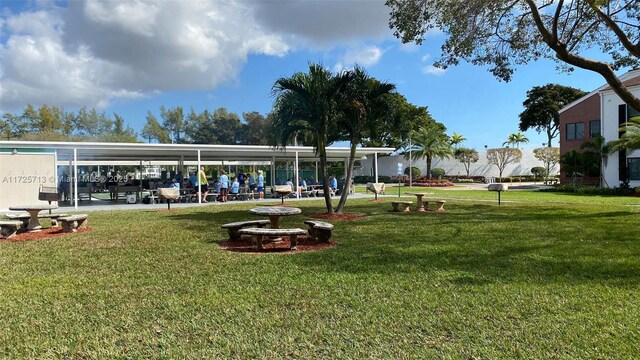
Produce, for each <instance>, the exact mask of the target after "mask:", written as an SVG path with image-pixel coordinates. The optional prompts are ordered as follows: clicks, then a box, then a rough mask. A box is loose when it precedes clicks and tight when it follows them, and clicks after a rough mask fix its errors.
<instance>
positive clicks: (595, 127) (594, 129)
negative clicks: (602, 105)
mask: <svg viewBox="0 0 640 360" xmlns="http://www.w3.org/2000/svg"><path fill="white" fill-rule="evenodd" d="M596 136H600V120H593V121H589V137H592V138H594V137H596Z"/></svg>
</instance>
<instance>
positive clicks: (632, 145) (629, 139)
mask: <svg viewBox="0 0 640 360" xmlns="http://www.w3.org/2000/svg"><path fill="white" fill-rule="evenodd" d="M620 132H623V133H624V134H622V136H621V137H620V139H618V140H614V141H611V142H610V143H609V144H610V146H611V149H610V151H611V152H613V151H622V150H628V151H634V150H640V116H637V117H633V118H631V119H629V121H628V122H627V123H626V124H624V125H622V126H621V127H620Z"/></svg>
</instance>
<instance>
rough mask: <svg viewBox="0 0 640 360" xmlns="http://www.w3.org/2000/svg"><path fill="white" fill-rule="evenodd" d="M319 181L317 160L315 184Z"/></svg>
mask: <svg viewBox="0 0 640 360" xmlns="http://www.w3.org/2000/svg"><path fill="white" fill-rule="evenodd" d="M319 182H320V181H318V160H316V183H319Z"/></svg>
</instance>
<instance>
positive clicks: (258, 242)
mask: <svg viewBox="0 0 640 360" xmlns="http://www.w3.org/2000/svg"><path fill="white" fill-rule="evenodd" d="M306 233H307V232H306V231H304V230H303V229H298V228H293V229H271V228H248V229H242V230H240V234H246V235H251V236H253V245H254V246H255V247H256V249H258V250H262V240H264V237H265V236H289V238H290V239H291V246H290V249H291V250H295V249H296V248H297V246H298V235H304V234H306Z"/></svg>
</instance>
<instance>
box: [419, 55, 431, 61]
mask: <svg viewBox="0 0 640 360" xmlns="http://www.w3.org/2000/svg"><path fill="white" fill-rule="evenodd" d="M429 59H431V55H429V54H425V55H423V56H422V57H421V58H420V60H422V62H426V61H427V60H429Z"/></svg>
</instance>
